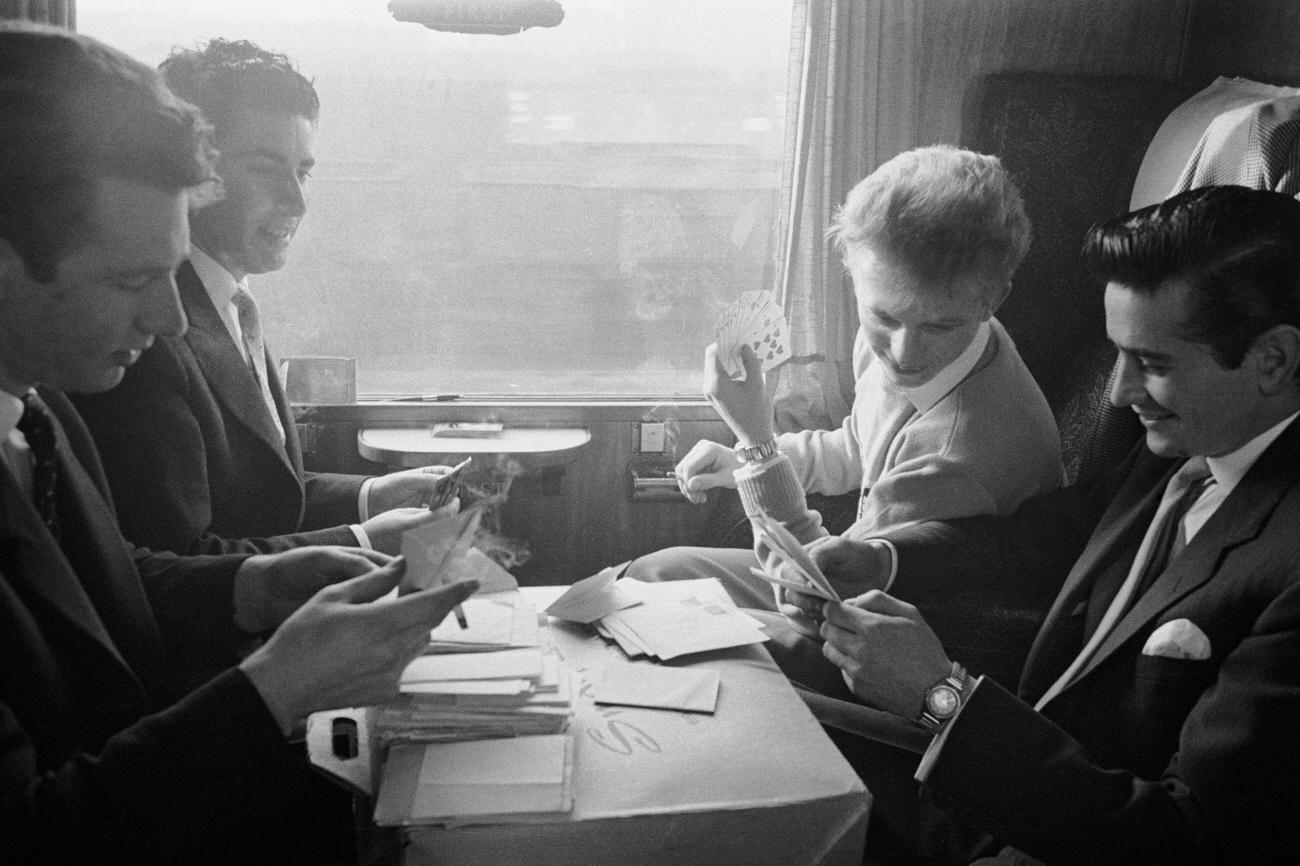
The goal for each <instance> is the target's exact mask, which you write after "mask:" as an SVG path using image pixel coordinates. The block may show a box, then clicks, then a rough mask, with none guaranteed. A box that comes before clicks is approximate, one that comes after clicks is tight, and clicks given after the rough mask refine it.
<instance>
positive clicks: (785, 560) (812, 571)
mask: <svg viewBox="0 0 1300 866" xmlns="http://www.w3.org/2000/svg"><path fill="white" fill-rule="evenodd" d="M753 523H754V535H755V537H756V538H757V539H759V540H760V541H762V542H763V543H764V544H765V545H766V546H767V548H768V550H769V552H770V555H769V557H768V560H767V561H766V562H763V563H762V566H763V567H762V569H761V570H760V569H757V568H755V569H751V571H752V572H753V573H754V574H755V575H757V576H758V577H761V578H763V579H764V580H766V581H768V582H770V583H775V584H777V585H778V586H784V587H789V588H790V589H796V590H798V591H800V592H803V593H807V594H808V595H815V596H818V597H819V598H824V599H826V600H827V601H840V600H841V599H840V596H839V593H837V592H836V591H835V587H834V586H832V585H831V582H830V581H829V580H827V579H826V575H824V574H822V572H821V569H820V568H818V567H817V563H815V562H813V560H812V557H810V556H809V555H808V551H806V550H804V548H803V545H802V544H800V543H799V541H798V539H796V538H795V537H794V536H793V535H791V534H790V530H788V529H786V528H785V527H784V526H782V525H781V524H780V523H779V522H777V521H776V520H773V519H772V518H771V517H769V516H768V515H766V514H764V513H761V512H760V513H759V514H758V515H757V516H756V517H754V518H753Z"/></svg>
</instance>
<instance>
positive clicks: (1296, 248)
mask: <svg viewBox="0 0 1300 866" xmlns="http://www.w3.org/2000/svg"><path fill="white" fill-rule="evenodd" d="M1083 261H1084V264H1085V266H1086V267H1087V268H1088V269H1089V270H1090V271H1091V272H1092V273H1093V274H1094V275H1095V276H1097V277H1098V278H1099V279H1101V280H1104V281H1106V282H1115V283H1118V284H1120V285H1122V286H1124V287H1125V288H1127V289H1129V290H1131V291H1134V292H1142V293H1148V294H1150V293H1154V292H1156V291H1159V290H1160V289H1161V288H1162V287H1164V286H1167V285H1169V284H1171V283H1175V282H1177V283H1183V284H1186V285H1187V286H1189V287H1190V289H1191V296H1192V298H1193V302H1192V309H1191V311H1190V312H1189V314H1188V316H1187V320H1186V321H1185V322H1184V323H1183V333H1184V336H1185V337H1186V339H1188V340H1191V341H1192V342H1195V343H1200V344H1202V345H1205V346H1208V347H1209V349H1210V351H1211V353H1212V354H1213V355H1214V358H1215V360H1216V361H1218V362H1219V364H1220V365H1221V366H1223V367H1225V368H1227V369H1236V368H1237V367H1239V366H1240V365H1241V362H1242V360H1244V359H1245V357H1246V353H1247V352H1248V351H1249V350H1250V347H1251V345H1252V344H1253V343H1254V341H1255V338H1256V337H1258V336H1259V335H1260V334H1262V333H1263V332H1264V331H1267V330H1268V329H1269V328H1272V327H1274V326H1276V325H1281V324H1286V325H1293V326H1295V327H1297V328H1300V201H1296V200H1295V199H1294V198H1292V197H1291V196H1289V195H1284V194H1282V193H1276V192H1270V191H1267V190H1256V189H1248V188H1246V187H1242V186H1209V187H1201V188H1198V189H1193V190H1188V191H1187V192H1184V193H1180V194H1179V195H1176V196H1174V197H1172V198H1170V199H1168V200H1167V201H1164V202H1161V203H1160V204H1156V205H1152V206H1150V207H1147V208H1143V209H1141V210H1138V211H1134V212H1133V213H1130V214H1126V215H1125V216H1121V217H1117V218H1115V219H1113V220H1110V221H1109V222H1106V223H1102V224H1100V225H1097V226H1094V227H1093V228H1092V229H1091V230H1090V231H1089V232H1088V236H1087V238H1086V239H1085V240H1084V245H1083Z"/></svg>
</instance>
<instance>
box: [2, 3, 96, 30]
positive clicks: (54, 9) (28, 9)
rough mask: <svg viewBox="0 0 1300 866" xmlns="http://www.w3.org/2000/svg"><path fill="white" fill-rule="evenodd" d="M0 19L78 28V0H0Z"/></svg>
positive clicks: (71, 28)
mask: <svg viewBox="0 0 1300 866" xmlns="http://www.w3.org/2000/svg"><path fill="white" fill-rule="evenodd" d="M0 19H10V20H13V19H17V20H19V21H39V22H41V23H42V24H58V25H59V26H61V27H67V28H68V29H70V30H76V29H77V0H0Z"/></svg>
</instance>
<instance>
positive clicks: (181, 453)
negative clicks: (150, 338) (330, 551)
mask: <svg viewBox="0 0 1300 866" xmlns="http://www.w3.org/2000/svg"><path fill="white" fill-rule="evenodd" d="M176 281H177V284H178V286H179V289H180V295H181V303H182V305H183V307H184V309H185V315H186V317H187V318H188V319H189V330H188V331H187V332H186V333H185V334H184V335H183V336H180V337H170V338H162V339H159V340H158V341H157V342H156V343H155V344H154V346H153V347H152V348H151V349H149V351H147V352H145V353H144V355H143V356H141V358H140V360H139V361H138V362H137V363H136V364H134V365H133V366H131V367H129V368H128V369H127V371H126V377H125V379H124V380H123V382H122V384H121V385H119V386H118V387H117V388H114V389H113V390H111V391H107V392H105V393H103V394H80V395H76V396H75V397H73V398H72V399H73V402H74V403H75V404H76V407H77V410H78V411H79V412H80V413H81V415H82V417H83V418H84V419H85V421H86V425H87V426H88V427H89V428H90V431H91V433H92V434H93V435H94V437H95V443H96V445H98V447H99V452H100V455H101V456H102V458H103V461H104V468H105V470H106V471H107V473H108V480H109V486H110V488H111V489H112V491H113V501H114V503H115V505H116V506H117V511H118V515H119V517H120V520H121V525H122V533H123V534H124V535H125V536H126V537H127V538H129V539H131V541H133V542H134V543H136V544H138V545H141V546H143V547H148V548H152V549H154V550H170V551H174V552H176V553H188V554H201V553H232V552H271V551H277V550H286V549H288V548H291V547H299V546H302V545H307V544H343V545H350V546H355V545H356V537H355V536H354V535H353V534H352V531H351V530H350V529H348V528H347V526H346V525H343V524H348V523H353V522H356V521H357V519H358V514H357V494H358V492H359V491H360V489H361V484H362V482H363V481H364V480H365V478H364V477H363V476H359V475H340V474H331V473H304V472H303V468H302V449H301V446H300V445H299V442H298V434H297V430H296V428H295V426H294V423H293V415H292V413H291V412H290V411H289V407H288V404H287V403H286V401H285V397H284V392H283V390H282V389H281V387H280V382H279V379H278V377H277V376H271V377H270V386H271V391H272V396H274V398H275V401H276V404H277V406H278V407H279V413H280V421H281V423H282V424H283V426H284V431H285V441H284V443H283V444H281V442H280V436H279V433H278V432H277V431H276V429H275V424H274V422H273V421H272V420H271V415H270V413H269V412H268V411H267V409H266V403H265V402H264V401H263V399H262V394H261V391H260V390H259V389H258V386H257V382H256V380H255V379H254V377H253V375H252V373H251V371H250V370H249V369H248V365H247V364H246V363H244V360H243V356H242V354H241V353H240V351H239V349H238V347H236V346H235V343H234V341H233V340H232V339H231V338H230V333H229V332H228V331H227V330H226V326H225V324H224V323H223V322H222V321H221V317H220V316H219V315H218V314H217V310H216V308H215V307H213V305H212V300H211V298H209V297H208V293H207V290H206V289H204V287H203V283H202V282H201V281H200V280H199V277H198V274H196V273H195V271H194V268H193V267H191V266H190V265H189V263H188V262H187V263H186V264H184V265H182V266H181V268H180V270H179V271H178V272H177V275H176ZM267 369H269V370H274V369H276V365H275V362H274V360H272V358H271V356H270V353H269V352H268V353H267Z"/></svg>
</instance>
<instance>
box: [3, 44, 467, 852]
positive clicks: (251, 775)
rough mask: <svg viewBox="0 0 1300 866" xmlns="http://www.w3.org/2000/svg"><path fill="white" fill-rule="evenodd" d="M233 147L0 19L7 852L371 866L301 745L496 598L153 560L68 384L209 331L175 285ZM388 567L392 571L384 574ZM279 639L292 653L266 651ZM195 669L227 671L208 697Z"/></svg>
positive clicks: (158, 96) (276, 566)
mask: <svg viewBox="0 0 1300 866" xmlns="http://www.w3.org/2000/svg"><path fill="white" fill-rule="evenodd" d="M211 174H212V157H211V148H210V142H209V129H208V127H207V125H206V123H204V122H203V120H202V118H201V116H200V115H199V113H198V111H197V110H196V109H195V108H194V107H193V106H191V105H189V104H187V103H185V102H183V101H181V100H180V99H178V98H177V97H176V96H175V95H173V94H172V93H171V92H170V91H168V90H167V88H166V87H165V86H164V84H163V82H162V80H161V78H160V77H159V76H158V74H157V72H156V71H155V70H152V69H150V68H149V67H147V66H144V65H142V64H140V63H137V62H136V61H134V60H132V59H131V58H129V57H127V56H126V55H124V54H122V53H120V52H118V51H115V50H113V49H112V48H109V47H108V46H106V45H103V44H102V43H99V42H96V41H95V40H93V39H89V38H86V37H84V36H78V35H75V34H72V33H69V32H67V31H63V30H57V29H53V28H46V27H38V26H34V25H13V24H9V25H0V202H3V206H2V207H0V858H3V859H4V861H5V862H6V863H18V864H28V863H32V864H64V863H67V864H85V863H130V864H148V863H183V864H207V863H212V864H217V863H221V864H230V863H239V864H250V863H267V864H272V863H273V864H285V863H319V862H323V861H339V860H350V859H352V857H353V856H354V854H355V852H354V845H353V840H352V826H353V825H352V820H351V809H350V802H349V799H348V798H347V796H346V795H345V794H344V792H343V791H342V790H341V789H337V788H335V787H333V786H331V785H330V783H328V782H326V781H325V780H323V779H322V778H320V777H319V775H318V774H316V773H314V772H313V771H312V770H311V768H310V767H309V765H308V762H307V760H306V755H305V753H304V750H303V748H302V746H301V744H300V743H294V742H291V739H290V738H291V735H292V733H293V732H294V731H295V730H296V729H297V728H298V726H299V725H300V724H301V723H302V722H303V720H304V719H305V717H306V716H307V715H308V714H309V713H311V712H314V711H317V710H324V709H330V708H334V707H340V706H355V705H364V704H371V703H381V702H383V701H386V700H391V699H392V698H394V697H395V696H396V693H397V682H398V678H399V677H400V675H401V671H402V669H403V668H404V667H405V666H406V664H407V663H409V661H410V660H411V659H412V658H414V657H415V656H416V655H418V654H419V653H420V652H421V651H422V649H423V648H424V647H425V646H426V645H427V642H428V633H429V629H430V628H431V627H433V626H435V625H436V624H437V623H438V622H440V621H441V620H442V618H443V617H444V616H445V615H446V613H447V612H448V611H449V610H450V609H451V607H452V605H454V604H456V603H458V602H460V601H461V600H463V599H464V597H465V596H466V595H467V594H468V593H469V592H470V591H472V589H473V588H474V587H473V584H472V583H471V584H468V585H466V586H461V587H454V588H447V589H443V590H438V591H431V592H416V593H411V594H409V595H406V596H404V597H402V598H385V596H386V595H387V594H388V593H389V591H390V590H392V589H393V588H394V587H396V586H397V583H398V581H399V580H400V577H401V572H402V568H403V562H402V560H400V559H393V560H390V558H389V557H387V556H385V555H383V554H380V553H376V552H373V551H361V550H356V549H343V548H334V547H305V548H302V549H297V550H291V551H288V552H285V553H281V554H277V555H258V556H248V555H230V556H205V557H178V556H175V555H172V554H155V553H151V552H149V551H147V550H135V551H133V550H132V549H131V548H130V547H129V546H128V545H127V544H126V543H125V542H124V541H123V539H122V535H121V533H120V532H119V530H118V525H117V522H116V519H115V517H114V514H113V509H112V506H111V505H110V504H109V494H108V488H107V484H106V482H105V479H104V476H103V472H102V470H101V468H100V463H99V458H98V454H97V453H96V451H95V447H94V445H93V443H92V442H91V439H90V436H89V434H88V433H87V431H86V429H85V426H84V425H83V424H82V423H81V420H80V419H79V418H78V417H77V414H76V412H75V411H74V410H73V408H72V407H71V405H70V404H69V402H68V400H67V398H66V397H65V396H64V394H63V391H64V390H65V389H66V390H77V391H84V392H98V391H103V390H106V389H109V388H112V387H113V386H114V385H116V384H117V383H118V382H119V381H120V380H121V378H122V376H123V373H124V371H125V370H126V369H127V368H129V367H130V365H131V364H132V363H134V362H135V361H136V360H137V359H138V358H139V357H140V354H141V353H142V352H145V351H147V350H148V348H149V346H150V344H151V343H152V342H153V341H154V339H155V338H156V337H160V336H174V335H179V334H181V333H182V332H183V331H184V329H185V317H184V314H183V313H182V311H181V307H180V302H179V299H178V297H177V294H176V284H175V282H174V280H173V277H172V274H173V272H174V271H175V269H176V266H177V265H178V264H179V263H180V262H181V261H182V260H183V259H184V258H185V255H186V253H187V251H188V246H189V226H188V223H187V217H188V212H189V207H190V205H191V199H192V198H193V197H194V195H195V194H196V192H199V191H202V190H203V189H204V187H205V186H206V185H208V182H209V180H210V178H211ZM376 566H379V567H376ZM254 635H257V636H263V635H269V637H267V638H266V640H265V642H264V643H263V644H262V645H261V646H260V647H259V648H258V649H257V650H256V651H254V652H252V653H251V654H249V655H247V656H246V657H243V658H241V657H240V650H242V649H244V648H246V647H247V646H248V644H249V642H250V638H251V637H253V636H254ZM196 668H203V669H204V670H210V671H215V673H214V675H212V676H211V677H210V678H209V679H207V681H205V682H203V683H202V684H201V685H198V686H197V687H195V686H194V683H193V681H192V679H190V675H191V674H192V673H193V671H194V670H195V669H196Z"/></svg>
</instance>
